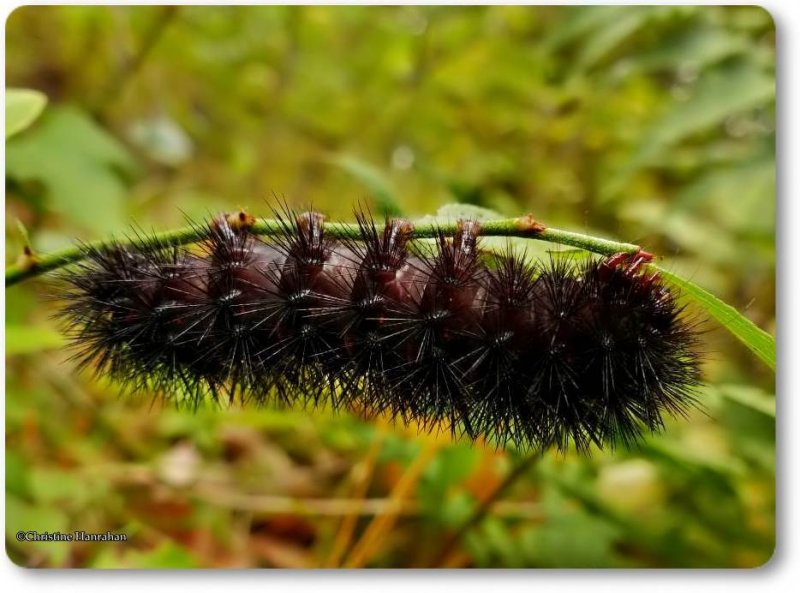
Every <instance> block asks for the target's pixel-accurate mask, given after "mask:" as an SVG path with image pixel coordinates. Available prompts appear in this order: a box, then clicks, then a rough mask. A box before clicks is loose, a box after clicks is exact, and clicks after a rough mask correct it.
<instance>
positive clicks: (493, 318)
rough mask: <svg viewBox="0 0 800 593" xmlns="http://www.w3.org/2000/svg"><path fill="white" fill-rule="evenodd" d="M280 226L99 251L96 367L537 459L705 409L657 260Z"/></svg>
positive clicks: (461, 229) (95, 253) (70, 315)
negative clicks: (438, 430) (270, 232)
mask: <svg viewBox="0 0 800 593" xmlns="http://www.w3.org/2000/svg"><path fill="white" fill-rule="evenodd" d="M277 217H278V220H279V221H280V224H281V232H280V233H279V234H278V235H277V236H275V237H271V238H269V239H264V240H262V239H260V238H259V237H257V236H255V235H254V234H253V233H251V232H250V230H249V227H250V224H249V219H248V217H247V215H245V214H244V213H240V214H239V215H220V216H217V217H215V218H214V219H213V220H212V221H211V223H210V224H209V227H208V230H207V232H206V233H205V237H206V238H205V240H204V241H202V242H201V243H200V244H199V245H198V246H197V247H196V248H194V249H192V248H185V247H180V248H178V247H169V246H166V245H162V244H158V243H157V242H153V241H148V240H142V241H141V242H140V244H139V245H138V246H136V247H128V246H123V245H121V244H120V245H116V246H115V247H113V248H112V249H103V250H99V249H87V253H86V256H87V258H86V259H85V261H84V262H83V263H82V264H80V265H79V266H78V267H77V268H75V269H73V270H71V271H70V272H69V273H67V274H65V276H64V277H65V279H66V280H67V282H68V285H69V288H68V290H67V291H66V295H65V296H66V300H67V305H66V306H65V308H64V309H63V311H62V315H63V318H64V320H65V322H66V323H67V325H68V327H69V328H70V329H71V335H72V338H73V340H74V344H75V345H76V346H77V348H78V349H79V352H78V355H77V356H78V358H79V360H80V363H81V365H84V366H86V365H94V368H95V370H96V372H97V373H100V374H105V375H109V376H111V377H112V378H114V379H116V380H118V381H119V382H121V383H122V384H123V385H125V386H126V387H127V388H128V389H131V390H132V391H144V390H148V391H151V390H155V391H156V392H160V393H164V394H167V396H173V397H176V394H181V395H182V396H183V397H188V398H189V400H190V401H194V402H197V401H199V400H200V399H201V398H203V397H205V396H206V395H210V396H211V397H212V398H214V399H223V398H224V399H227V400H229V401H236V400H238V401H241V402H248V401H255V402H257V403H268V402H269V403H283V404H286V405H295V404H312V405H314V404H317V403H319V402H321V401H325V402H331V403H332V404H333V405H334V406H347V407H356V408H358V409H363V410H367V411H368V412H371V413H388V414H390V415H391V416H393V417H396V418H399V419H401V420H404V421H409V420H416V421H418V422H420V423H421V424H422V426H425V427H433V426H437V425H439V424H440V423H444V424H446V425H447V426H449V427H450V429H451V430H452V431H453V432H454V433H456V432H459V433H464V434H466V435H468V436H469V437H471V438H477V437H486V438H487V439H489V440H491V441H494V442H495V443H496V444H498V445H499V446H504V445H506V444H509V443H513V444H514V445H516V446H518V447H523V448H527V447H536V448H545V447H550V446H555V447H558V448H560V449H564V448H566V447H567V446H568V444H569V442H570V441H572V442H574V443H575V445H576V446H577V448H578V449H580V450H585V449H586V448H587V447H588V446H589V445H590V444H595V445H597V446H601V447H602V446H603V445H607V444H614V443H616V442H622V443H624V444H627V443H630V442H631V441H634V440H636V439H637V438H638V437H639V436H640V435H641V434H642V433H643V432H644V431H657V430H659V429H660V428H662V426H663V415H664V413H665V412H666V413H671V414H682V413H684V412H685V410H686V409H687V407H688V406H690V405H691V404H692V403H693V401H694V398H693V395H692V391H693V387H694V386H695V385H696V384H697V383H698V381H699V363H698V356H697V348H696V346H697V338H696V332H695V324H693V323H692V322H691V321H690V320H689V319H688V318H687V316H686V314H685V313H684V311H683V309H682V307H680V306H679V305H678V304H677V303H676V300H675V296H674V295H673V294H672V293H671V291H670V290H669V288H668V287H667V286H665V285H664V284H663V283H662V281H661V279H660V278H659V276H658V275H657V274H652V273H650V274H648V273H646V272H645V271H644V265H643V264H645V263H646V261H647V257H646V255H630V254H620V255H617V256H612V257H610V258H606V259H593V260H588V261H585V262H577V261H574V260H564V259H557V260H556V259H550V260H549V261H546V262H541V263H534V264H531V263H528V262H527V261H526V260H525V259H524V258H522V257H520V256H519V255H515V254H514V253H512V252H508V253H505V254H501V255H493V256H490V255H489V254H485V253H483V252H482V251H481V249H480V245H479V236H480V225H479V223H477V222H474V221H462V222H460V223H459V225H458V230H457V232H456V233H455V234H454V236H452V237H447V236H445V235H444V234H443V233H440V234H439V236H438V237H437V238H436V240H435V249H434V250H433V252H432V253H424V252H423V251H421V250H420V249H418V248H414V247H413V246H412V245H411V243H410V240H411V238H412V235H413V226H412V224H411V223H410V222H408V221H405V220H402V219H392V220H388V221H387V222H386V223H385V226H384V227H383V228H378V227H377V226H376V225H375V223H374V221H373V220H372V219H371V217H369V216H368V215H365V214H364V213H357V221H358V226H359V229H360V238H359V239H358V240H341V241H334V240H331V239H329V238H328V237H326V234H325V225H324V219H323V217H322V215H320V214H318V213H315V212H306V213H302V214H299V215H295V214H294V213H291V212H289V211H285V212H283V213H278V214H277Z"/></svg>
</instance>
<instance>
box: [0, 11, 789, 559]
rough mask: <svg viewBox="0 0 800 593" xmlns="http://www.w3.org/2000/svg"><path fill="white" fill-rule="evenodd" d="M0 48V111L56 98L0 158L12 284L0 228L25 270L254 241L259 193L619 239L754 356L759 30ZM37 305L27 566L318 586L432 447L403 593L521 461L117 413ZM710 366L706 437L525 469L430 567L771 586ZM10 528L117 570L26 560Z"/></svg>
mask: <svg viewBox="0 0 800 593" xmlns="http://www.w3.org/2000/svg"><path fill="white" fill-rule="evenodd" d="M6 43H7V46H6V56H7V63H6V71H7V85H8V86H9V87H15V88H27V89H35V90H38V91H40V92H42V93H44V95H45V96H46V97H47V99H48V101H49V103H48V105H47V107H46V109H45V111H44V113H43V114H42V115H41V116H40V117H39V118H38V119H37V120H36V121H35V122H33V123H32V125H30V127H28V128H27V129H24V130H23V129H22V128H20V131H18V133H17V134H16V135H14V137H12V138H10V139H9V140H8V142H7V145H6V149H7V150H6V155H7V156H6V195H7V199H6V219H7V228H6V250H7V253H8V254H9V255H8V257H9V261H13V260H14V259H15V258H16V257H17V255H18V254H19V253H21V251H22V247H23V245H24V242H25V239H24V237H23V236H22V234H21V233H20V231H19V229H18V227H17V225H16V222H15V219H18V220H20V221H21V222H22V223H23V224H24V226H25V227H26V228H27V229H28V233H29V235H30V237H31V241H32V242H33V245H34V247H35V248H37V249H39V250H43V251H45V250H49V249H53V248H56V247H60V246H64V245H66V244H69V243H71V242H72V241H73V240H74V239H75V238H81V239H92V238H101V237H106V236H109V235H111V234H114V233H120V232H124V231H125V230H126V229H127V228H129V226H130V225H131V224H132V223H133V222H136V223H137V224H138V225H140V226H141V227H144V228H150V227H155V228H159V229H166V228H169V227H171V226H176V225H179V224H182V223H183V218H184V216H190V217H193V218H198V217H204V216H207V215H208V213H210V212H214V211H218V210H221V209H230V208H234V207H237V206H244V207H248V208H250V209H251V210H253V211H254V212H256V213H266V211H267V201H268V200H274V197H275V196H278V197H285V198H286V199H287V200H288V201H289V202H290V203H293V204H295V205H297V206H304V205H308V204H313V205H314V207H316V208H318V209H321V210H323V211H325V212H327V213H328V214H329V215H330V217H331V218H332V219H350V218H351V217H352V215H351V211H352V208H353V206H354V205H355V204H356V203H357V202H359V201H362V202H367V203H369V204H371V206H372V207H373V209H374V210H376V211H379V212H386V213H403V214H405V215H408V216H421V215H424V214H430V213H433V212H435V211H436V210H437V209H438V208H439V207H440V206H441V205H443V204H448V203H452V202H462V203H467V204H472V205H476V206H480V207H484V208H490V209H493V210H495V211H498V212H500V213H502V214H504V215H508V216H514V215H519V214H522V213H525V212H528V211H530V212H533V213H534V214H535V216H536V217H537V218H539V219H541V220H542V221H544V222H545V223H547V224H551V225H553V226H561V227H564V228H573V229H575V230H580V231H585V232H590V233H593V234H599V235H605V236H610V237H615V238H618V239H620V240H623V241H635V242H639V243H641V244H643V245H645V246H646V247H647V248H648V250H650V251H653V252H656V253H659V254H661V255H664V256H665V260H664V262H662V264H661V265H662V266H664V267H666V268H667V269H668V270H670V271H672V272H675V273H678V274H680V275H681V276H683V277H684V278H690V279H691V280H692V281H694V282H696V283H697V284H699V285H700V286H702V287H704V288H706V289H708V290H710V291H711V292H712V293H714V294H715V295H718V296H719V297H721V298H722V300H724V301H725V302H727V303H729V304H731V305H732V306H733V307H734V308H736V309H738V310H739V311H743V312H744V313H745V314H746V315H747V316H748V317H749V318H750V319H752V320H753V321H754V322H755V323H756V324H757V325H759V326H760V327H762V328H763V329H765V330H766V331H768V332H770V333H774V328H775V310H774V300H775V281H774V278H775V232H774V222H775V221H774V219H775V205H776V201H775V155H774V151H775V106H774V97H775V49H774V26H773V23H772V21H771V19H770V17H769V15H768V14H767V13H766V12H765V11H763V10H762V9H760V8H754V7H711V6H706V7H691V6H664V7H633V6H629V7H588V8H587V7H554V6H551V7H547V6H540V7H522V6H518V7H499V6H498V7H443V6H442V7H372V8H365V7H346V8H344V7H337V8H331V7H294V8H290V7H266V6H265V7H246V8H242V7H236V8H233V7H94V6H81V7H77V6H76V7H23V8H20V9H17V10H16V11H15V12H14V13H13V14H12V15H11V17H10V18H9V20H8V22H7V27H6ZM12 100H13V97H12V95H8V96H7V101H8V102H9V106H7V109H8V108H9V107H10V103H11V101H12ZM29 117H30V116H29ZM33 117H35V114H34V116H33ZM31 121H32V117H31ZM27 123H29V124H30V122H27ZM54 286H55V285H54V284H53V283H52V282H51V281H49V280H48V279H47V278H40V279H37V280H34V281H30V282H27V283H25V284H22V285H20V286H16V287H14V288H12V289H10V290H8V291H7V293H6V357H7V358H6V370H7V379H6V443H7V446H6V451H7V452H6V523H7V530H8V535H10V536H11V537H10V538H8V541H7V550H8V553H9V555H10V556H11V558H12V559H13V560H14V561H15V562H18V563H20V564H24V565H31V566H96V567H113V566H124V567H194V566H319V565H322V564H324V563H326V562H327V561H329V560H330V558H331V557H332V550H334V549H335V547H336V545H337V542H338V541H340V540H342V538H343V540H344V543H345V548H344V553H343V556H342V558H340V559H339V560H340V563H341V562H343V561H344V559H345V558H347V550H351V549H352V548H353V547H354V545H355V542H356V541H358V539H359V538H360V536H361V535H362V534H363V533H365V531H366V530H367V529H368V526H369V525H371V516H370V515H371V514H376V515H377V516H386V514H387V513H389V514H392V513H393V510H392V509H393V508H394V507H393V506H392V505H389V504H387V497H389V496H391V495H392V493H393V492H395V489H396V487H397V486H398V483H399V481H400V479H401V477H402V476H403V474H404V472H406V471H407V468H410V467H412V466H413V464H414V462H415V460H417V459H419V458H420V455H421V452H423V451H425V450H426V448H430V447H434V448H435V451H434V453H435V454H434V457H433V460H432V461H431V462H430V463H429V464H427V465H426V466H425V468H424V470H423V471H422V473H421V474H420V476H419V478H418V480H417V481H416V482H415V483H414V484H413V489H412V491H411V495H410V497H409V498H407V499H404V500H403V501H402V504H401V505H400V507H399V508H400V512H399V514H398V515H397V516H396V517H395V518H394V520H393V521H391V522H390V524H389V525H388V527H387V528H386V529H385V531H386V533H385V534H384V537H382V538H380V540H379V541H380V546H379V547H378V548H377V549H375V550H373V551H372V552H371V554H370V556H369V558H368V562H367V564H368V565H374V566H425V565H429V564H430V563H431V562H432V561H433V559H434V558H437V557H438V556H437V554H438V551H439V550H440V548H441V546H442V545H443V542H444V541H445V540H446V538H447V537H448V536H449V535H450V534H452V533H453V532H454V531H455V530H456V529H457V528H458V526H459V525H461V524H462V523H463V522H464V521H465V520H466V519H467V518H468V517H470V515H471V514H472V513H474V512H475V509H476V508H477V507H478V505H479V501H481V500H483V499H485V498H486V497H487V496H488V495H489V493H490V492H491V489H492V488H493V487H495V486H496V485H497V484H499V483H500V481H501V480H502V478H503V476H504V475H506V474H507V472H508V471H509V470H510V468H511V467H513V466H514V464H516V463H518V460H519V455H518V454H517V453H516V452H514V451H509V452H502V451H495V450H493V449H492V448H490V447H482V446H480V445H476V446H471V445H470V444H468V443H450V442H449V439H448V438H447V437H446V436H443V437H441V438H439V439H434V438H433V437H427V436H420V435H417V434H416V432H415V430H414V428H413V427H411V428H409V429H403V428H402V427H394V428H392V427H385V426H383V425H381V424H378V423H365V422H362V421H360V420H359V419H357V418H356V417H355V416H352V415H348V414H345V413H339V414H335V415H334V414H331V413H329V412H326V411H324V410H323V411H301V410H293V411H287V410H268V409H259V410H238V409H231V410H219V409H215V408H212V407H209V408H204V409H201V410H199V411H198V412H197V413H195V414H192V413H189V412H187V411H182V410H175V409H171V408H164V409H162V408H161V407H159V406H150V405H148V402H147V401H140V400H131V399H130V398H124V397H123V398H122V399H120V398H118V395H117V389H116V388H115V386H114V385H110V384H107V383H106V382H103V381H94V380H92V379H90V378H89V377H88V376H87V375H85V374H75V372H74V366H73V365H72V363H70V362H69V361H68V360H67V359H68V356H69V353H68V352H67V351H65V350H64V349H63V340H62V339H61V338H60V334H59V332H58V331H57V328H55V327H53V322H52V321H51V320H50V318H49V316H50V315H51V313H52V310H53V309H52V307H53V306H54V305H53V304H52V303H50V302H47V301H45V300H43V299H42V295H47V294H49V293H52V292H53V290H54ZM704 348H705V351H706V352H707V355H706V363H705V365H704V372H705V377H706V381H707V385H706V387H705V388H704V389H703V390H702V391H701V392H700V393H699V394H698V399H699V400H700V401H701V402H702V404H703V405H704V409H703V410H701V411H698V412H696V413H693V414H692V415H691V417H690V418H688V419H677V420H674V421H672V422H670V425H669V426H668V429H667V431H666V432H665V434H664V435H661V436H657V437H652V438H649V439H647V441H646V442H645V443H644V444H643V445H642V446H641V447H640V448H638V449H633V450H630V451H624V450H617V451H606V452H602V453H601V452H596V453H595V454H594V455H593V456H592V457H590V458H588V459H587V458H580V457H578V456H576V455H573V454H568V455H565V456H559V455H557V454H555V453H553V452H547V453H545V454H543V455H542V457H541V458H540V459H538V460H537V461H536V462H535V464H534V465H533V467H532V469H531V470H530V471H529V472H526V474H525V475H524V476H523V477H522V478H521V479H520V480H519V481H517V482H516V483H515V484H514V485H513V487H512V488H511V489H510V490H509V491H508V492H507V493H506V494H505V496H504V497H503V498H502V500H500V501H499V502H498V503H497V504H496V505H495V506H494V507H492V509H491V510H490V512H489V513H488V514H487V516H486V517H485V518H484V519H483V520H481V521H480V522H479V523H478V524H477V525H476V526H475V528H474V529H472V530H471V531H469V532H468V534H467V535H466V536H465V537H464V538H463V540H462V541H460V542H459V544H458V546H457V547H456V552H455V553H454V554H452V555H451V556H450V557H449V559H448V560H447V564H449V565H454V566H622V567H625V566H637V567H639V566H645V567H648V566H692V567H709V566H740V567H747V566H757V565H760V564H762V563H764V562H765V561H767V560H768V558H769V557H770V555H771V553H772V550H773V548H774V540H775V399H774V388H775V385H774V376H773V375H772V373H771V371H770V369H769V368H768V367H767V366H765V365H763V364H762V363H761V362H760V361H759V360H758V359H757V358H755V357H754V355H753V354H752V353H751V352H749V351H748V350H747V349H745V348H743V347H742V346H741V345H740V344H739V343H738V342H736V341H735V340H734V339H733V338H732V337H731V336H730V335H729V334H727V333H726V332H724V331H721V330H717V329H716V326H712V325H711V324H709V331H708V332H707V333H706V334H705V335H704ZM370 468H371V469H370ZM364 480H366V481H364ZM303 501H305V502H303ZM362 502H363V503H362ZM352 513H357V514H360V515H359V518H357V520H356V521H355V523H354V524H353V532H352V534H350V535H349V536H348V535H347V533H345V532H346V529H345V527H346V522H347V520H346V519H344V517H346V516H348V515H350V514H352ZM18 529H36V530H39V531H45V530H51V531H52V530H61V531H66V530H73V529H80V530H83V531H87V532H89V531H97V532H105V531H106V530H111V531H121V532H125V533H127V534H128V536H129V541H128V542H127V543H125V544H108V543H103V544H100V543H74V544H71V545H65V544H61V543H24V544H23V543H18V542H17V541H16V540H15V538H14V533H15V532H16V531H17V530H18ZM334 564H335V563H334Z"/></svg>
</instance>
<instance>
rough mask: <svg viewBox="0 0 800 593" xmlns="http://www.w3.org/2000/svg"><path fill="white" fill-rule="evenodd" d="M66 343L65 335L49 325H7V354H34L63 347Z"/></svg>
mask: <svg viewBox="0 0 800 593" xmlns="http://www.w3.org/2000/svg"><path fill="white" fill-rule="evenodd" d="M65 344H66V340H65V339H64V336H62V335H61V334H60V333H59V332H57V331H55V330H53V329H51V328H49V327H37V326H29V325H9V326H7V327H6V354H33V353H34V352H41V351H43V350H55V349H56V348H62V347H63V346H64V345H65Z"/></svg>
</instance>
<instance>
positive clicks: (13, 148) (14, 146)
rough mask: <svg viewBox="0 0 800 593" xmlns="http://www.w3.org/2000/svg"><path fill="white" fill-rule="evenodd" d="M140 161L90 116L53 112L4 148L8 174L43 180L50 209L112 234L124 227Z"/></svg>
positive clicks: (69, 110) (98, 231) (100, 232)
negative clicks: (131, 182)
mask: <svg viewBox="0 0 800 593" xmlns="http://www.w3.org/2000/svg"><path fill="white" fill-rule="evenodd" d="M137 169H138V167H137V163H136V161H135V160H134V159H133V157H132V156H131V155H130V154H129V153H128V151H127V149H126V148H125V147H124V146H123V145H122V144H120V142H119V141H117V140H116V138H114V137H113V136H112V135H111V134H109V133H108V132H107V131H106V130H105V129H103V128H101V127H100V126H98V125H97V123H95V122H94V121H93V120H92V119H91V118H90V117H89V116H88V115H87V114H86V113H84V112H82V111H80V110H78V109H75V108H72V107H62V108H58V109H55V108H54V109H51V110H48V112H47V113H46V114H45V116H44V117H43V118H42V122H41V125H39V126H37V128H36V130H33V131H32V133H30V134H25V135H23V136H20V137H18V138H14V139H12V140H11V141H10V142H9V143H8V145H7V146H6V175H7V176H8V177H10V178H12V179H16V180H19V181H27V180H31V179H36V180H40V181H41V182H42V183H43V184H44V186H45V188H46V192H45V198H46V200H47V206H48V210H50V211H51V212H53V213H56V214H59V215H61V216H64V217H66V218H67V219H69V220H70V221H72V222H74V223H76V224H78V225H80V226H82V227H84V228H87V229H90V230H93V231H96V234H97V235H108V234H110V233H112V232H114V231H118V230H121V229H123V228H125V227H126V226H127V225H128V223H129V221H128V218H127V216H126V215H125V196H126V194H127V184H126V182H125V179H124V178H125V177H128V178H130V177H133V175H134V174H135V173H136V172H137Z"/></svg>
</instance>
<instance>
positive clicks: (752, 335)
mask: <svg viewBox="0 0 800 593" xmlns="http://www.w3.org/2000/svg"><path fill="white" fill-rule="evenodd" d="M653 267H654V268H655V269H657V270H658V271H659V273H660V274H661V275H662V276H663V277H664V278H666V279H667V280H669V281H670V282H671V283H672V284H674V285H675V286H677V287H678V288H680V289H681V291H683V294H684V295H685V296H686V297H687V298H689V299H691V300H692V301H694V302H695V303H696V304H698V305H699V306H700V307H702V308H703V309H704V310H705V311H706V312H708V314H709V315H711V316H712V317H713V318H714V319H716V320H717V321H719V322H720V323H721V324H722V326H723V327H725V328H726V329H727V330H728V331H729V332H731V333H732V334H733V335H734V336H736V338H738V339H739V341H740V342H741V343H742V344H744V345H745V346H747V348H749V349H750V350H751V351H752V352H753V353H754V354H755V355H756V356H758V357H759V358H760V359H761V360H762V361H764V363H766V365H767V366H769V368H771V369H772V370H775V338H773V337H772V336H771V335H769V334H768V333H767V332H765V331H764V330H763V329H761V328H759V327H757V326H756V325H755V324H754V323H753V322H752V321H750V320H749V319H747V317H745V316H744V315H742V314H741V313H739V312H738V311H737V310H736V309H734V308H733V307H731V306H730V305H728V304H727V303H724V302H723V301H721V300H719V299H718V298H717V297H715V296H714V295H713V294H711V293H710V292H708V291H706V290H704V289H702V288H700V287H699V286H697V285H696V284H694V283H693V282H690V281H688V280H685V279H683V278H681V277H680V276H677V275H675V274H673V273H671V272H668V271H666V270H665V269H663V268H660V267H658V266H653Z"/></svg>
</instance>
